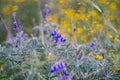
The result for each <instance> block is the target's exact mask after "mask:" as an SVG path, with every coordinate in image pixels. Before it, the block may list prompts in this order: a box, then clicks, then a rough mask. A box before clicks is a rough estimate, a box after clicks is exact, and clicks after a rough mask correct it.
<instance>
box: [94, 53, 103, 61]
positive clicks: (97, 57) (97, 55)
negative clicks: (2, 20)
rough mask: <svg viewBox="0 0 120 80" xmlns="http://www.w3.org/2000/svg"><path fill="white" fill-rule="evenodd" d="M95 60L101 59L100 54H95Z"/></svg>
mask: <svg viewBox="0 0 120 80" xmlns="http://www.w3.org/2000/svg"><path fill="white" fill-rule="evenodd" d="M95 58H96V59H99V60H101V59H103V56H102V55H100V54H96V56H95Z"/></svg>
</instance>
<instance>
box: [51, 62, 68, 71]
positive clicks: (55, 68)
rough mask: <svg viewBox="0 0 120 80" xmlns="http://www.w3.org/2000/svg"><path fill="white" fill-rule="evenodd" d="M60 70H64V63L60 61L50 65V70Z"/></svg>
mask: <svg viewBox="0 0 120 80" xmlns="http://www.w3.org/2000/svg"><path fill="white" fill-rule="evenodd" d="M60 70H66V66H65V63H63V62H60V63H58V64H57V65H53V66H51V69H50V72H51V73H55V72H59V71H60Z"/></svg>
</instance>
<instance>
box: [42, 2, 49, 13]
mask: <svg viewBox="0 0 120 80" xmlns="http://www.w3.org/2000/svg"><path fill="white" fill-rule="evenodd" d="M49 11H50V8H49V6H48V4H46V5H45V7H44V9H43V12H45V13H48V12H49Z"/></svg>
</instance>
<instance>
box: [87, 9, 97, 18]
mask: <svg viewBox="0 0 120 80" xmlns="http://www.w3.org/2000/svg"><path fill="white" fill-rule="evenodd" d="M96 15H98V13H97V11H96V10H92V11H89V12H88V17H95V16H96Z"/></svg>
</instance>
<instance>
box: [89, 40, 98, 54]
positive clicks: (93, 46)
mask: <svg viewBox="0 0 120 80" xmlns="http://www.w3.org/2000/svg"><path fill="white" fill-rule="evenodd" d="M96 45H97V40H96V38H94V39H93V40H92V42H91V44H90V49H91V50H92V51H93V52H95V51H96Z"/></svg>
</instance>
